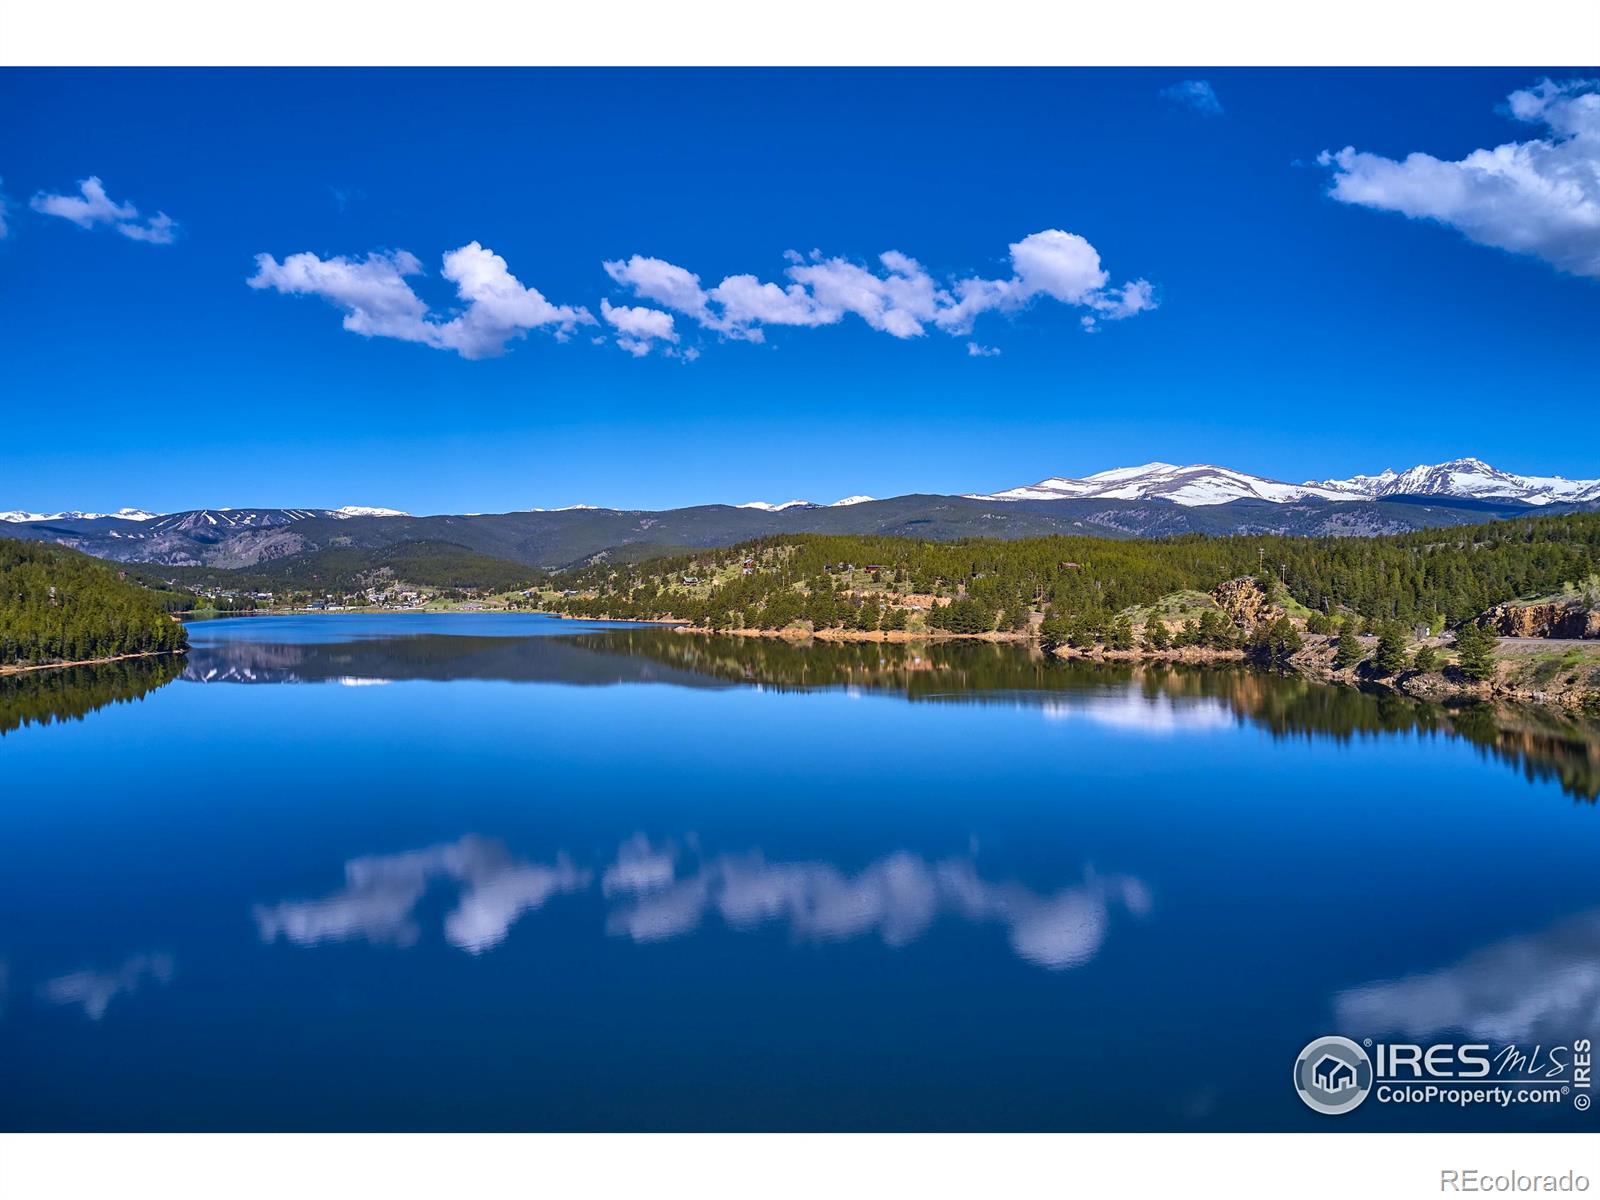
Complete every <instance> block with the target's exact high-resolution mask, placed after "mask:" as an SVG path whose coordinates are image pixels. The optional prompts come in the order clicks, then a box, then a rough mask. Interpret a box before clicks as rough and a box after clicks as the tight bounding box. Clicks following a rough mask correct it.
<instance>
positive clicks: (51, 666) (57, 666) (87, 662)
mask: <svg viewBox="0 0 1600 1200" xmlns="http://www.w3.org/2000/svg"><path fill="white" fill-rule="evenodd" d="M187 653H189V652H188V650H186V649H185V650H141V651H139V652H138V653H137V654H112V655H109V656H108V657H106V658H76V659H73V660H72V661H70V662H47V663H24V664H21V665H16V664H13V665H9V666H4V667H0V675H22V674H26V673H27V672H29V671H59V670H62V669H63V668H66V667H95V666H99V665H100V664H101V663H113V662H125V661H127V660H128V659H130V658H161V657H164V656H165V655H168V654H187Z"/></svg>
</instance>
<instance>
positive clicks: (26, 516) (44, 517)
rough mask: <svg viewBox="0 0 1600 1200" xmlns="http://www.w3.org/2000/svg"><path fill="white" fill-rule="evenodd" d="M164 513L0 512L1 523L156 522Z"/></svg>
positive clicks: (121, 510) (129, 510)
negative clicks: (114, 520) (111, 520)
mask: <svg viewBox="0 0 1600 1200" xmlns="http://www.w3.org/2000/svg"><path fill="white" fill-rule="evenodd" d="M162 515H164V514H162V513H153V512H145V510H144V509H142V508H119V509H117V511H116V512H114V513H97V512H58V513H34V512H22V511H21V510H19V509H12V510H11V511H10V512H0V521H13V522H21V521H103V520H105V519H107V518H115V519H116V520H118V521H154V520H155V519H156V518H157V517H159V516H162Z"/></svg>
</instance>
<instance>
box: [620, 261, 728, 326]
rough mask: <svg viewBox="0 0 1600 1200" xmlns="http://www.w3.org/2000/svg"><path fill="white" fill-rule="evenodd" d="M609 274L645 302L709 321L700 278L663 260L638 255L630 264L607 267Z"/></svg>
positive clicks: (623, 263)
mask: <svg viewBox="0 0 1600 1200" xmlns="http://www.w3.org/2000/svg"><path fill="white" fill-rule="evenodd" d="M604 266H605V269H606V274H607V275H609V276H611V278H612V279H613V280H615V281H616V282H617V283H620V284H622V285H623V286H624V287H626V288H630V289H631V290H632V291H633V294H634V295H636V296H638V297H639V298H640V299H642V300H653V301H655V303H657V304H664V305H666V306H667V307H668V308H670V309H672V310H673V311H674V312H681V313H683V314H684V315H685V316H690V317H693V318H695V319H696V320H697V321H701V320H705V319H706V318H707V310H706V293H705V290H704V289H703V288H701V286H700V276H698V275H696V274H694V273H693V272H691V271H686V270H684V269H683V268H682V267H678V266H674V265H673V264H672V263H669V262H666V261H665V260H663V259H659V258H645V257H644V256H643V255H639V254H635V255H634V256H633V257H632V258H630V259H628V260H627V261H626V262H620V261H619V262H608V263H605V264H604Z"/></svg>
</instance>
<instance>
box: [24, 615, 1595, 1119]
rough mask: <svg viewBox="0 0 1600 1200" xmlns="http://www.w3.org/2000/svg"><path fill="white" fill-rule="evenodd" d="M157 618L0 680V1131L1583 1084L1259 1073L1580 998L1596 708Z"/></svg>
mask: <svg viewBox="0 0 1600 1200" xmlns="http://www.w3.org/2000/svg"><path fill="white" fill-rule="evenodd" d="M192 635H193V639H194V648H193V650H192V651H191V653H190V655H189V656H188V659H187V661H186V662H185V663H184V664H183V666H182V673H181V675H179V676H178V677H177V678H175V679H171V680H170V681H167V679H166V675H170V674H171V673H172V671H173V670H174V669H176V668H172V667H169V668H166V675H163V676H161V677H159V678H154V679H151V680H141V679H139V678H135V677H132V676H130V675H128V674H127V672H128V671H134V672H136V671H138V670H144V669H146V668H144V667H136V668H133V667H130V668H126V669H125V670H124V673H123V674H119V675H117V676H116V678H115V679H114V680H111V681H110V682H107V680H108V679H109V678H110V677H108V676H96V675H92V674H81V675H74V676H65V673H57V674H58V675H61V676H65V677H66V678H67V679H68V683H65V684H60V685H49V686H50V687H56V688H57V692H55V693H51V694H50V696H48V697H46V698H45V699H44V700H37V699H36V698H30V697H34V693H28V692H25V691H23V690H13V692H11V693H5V694H4V701H5V704H6V706H7V707H6V708H5V709H4V710H0V715H3V714H4V713H16V712H20V714H21V715H20V717H19V716H15V715H13V716H12V718H11V720H10V721H9V722H8V723H7V724H0V729H7V728H9V732H6V733H5V735H4V736H3V737H0V1128H3V1129H73V1130H76V1129H219V1128H220V1129H268V1130H276V1129H528V1130H545V1129H702V1128H705V1129H1030V1130H1031V1129H1049V1130H1099V1129H1156V1130H1167V1129H1197V1130H1204V1129H1329V1128H1338V1129H1364V1130H1385V1129H1407V1128H1434V1129H1444V1130H1455V1129H1475V1128H1476V1129H1498V1128H1505V1129H1519V1128H1550V1129H1571V1128H1593V1127H1594V1121H1593V1120H1592V1119H1590V1118H1592V1117H1593V1113H1589V1114H1579V1113H1577V1112H1575V1111H1574V1110H1573V1109H1572V1108H1571V1106H1560V1107H1559V1108H1557V1109H1554V1110H1546V1109H1542V1108H1541V1109H1538V1110H1537V1111H1534V1110H1533V1109H1532V1108H1529V1109H1525V1110H1501V1111H1481V1110H1474V1111H1467V1112H1461V1111H1457V1110H1442V1109H1430V1110H1425V1111H1400V1110H1396V1109H1394V1108H1392V1107H1390V1108H1383V1107H1380V1106H1378V1105H1376V1104H1373V1103H1370V1102H1369V1103H1367V1104H1366V1105H1364V1106H1363V1107H1362V1108H1360V1109H1358V1110H1357V1111H1356V1112H1354V1113H1351V1114H1349V1115H1348V1116H1345V1117H1338V1118H1330V1117H1322V1116H1318V1115H1317V1114H1315V1113H1312V1112H1311V1111H1310V1110H1309V1109H1307V1108H1305V1107H1304V1106H1303V1105H1302V1104H1301V1103H1300V1101H1299V1099H1298V1098H1297V1096H1296V1094H1295V1092H1294V1090H1293V1088H1292V1086H1291V1084H1290V1073H1291V1068H1292V1067H1293V1065H1294V1059H1295V1055H1296V1053H1297V1051H1299V1049H1300V1048H1301V1047H1302V1046H1303V1045H1304V1044H1305V1043H1307V1042H1308V1041H1310V1040H1311V1039H1312V1038H1313V1037H1316V1036H1318V1035H1321V1034H1326V1033H1343V1034H1346V1035H1348V1036H1351V1037H1356V1038H1360V1037H1363V1036H1373V1037H1378V1038H1383V1037H1388V1036H1397V1035H1406V1036H1408V1037H1413V1038H1417V1039H1420V1040H1423V1041H1436V1040H1452V1039H1454V1040H1460V1038H1461V1037H1462V1036H1463V1035H1466V1036H1470V1037H1473V1038H1484V1039H1490V1040H1495V1041H1511V1040H1514V1041H1517V1042H1518V1043H1533V1042H1542V1043H1545V1044H1549V1043H1551V1042H1554V1041H1570V1040H1571V1039H1573V1038H1575V1037H1585V1036H1587V1037H1591V1038H1593V1037H1595V1036H1596V1034H1600V1027H1597V1026H1600V878H1597V872H1596V864H1597V862H1600V810H1597V807H1596V805H1595V804H1594V802H1593V795H1594V786H1595V784H1594V780H1595V777H1596V774H1597V773H1600V750H1597V744H1596V742H1594V741H1591V740H1586V738H1587V735H1586V734H1585V733H1584V732H1583V731H1581V730H1579V731H1577V732H1574V731H1573V730H1572V729H1570V728H1567V727H1565V726H1553V727H1547V726H1546V725H1544V724H1541V722H1540V719H1537V718H1531V717H1530V718H1527V719H1526V720H1520V719H1519V720H1520V723H1519V720H1508V719H1507V718H1505V717H1504V716H1503V715H1502V716H1501V717H1498V718H1496V719H1495V720H1494V721H1487V718H1485V717H1484V716H1483V714H1481V713H1480V714H1470V713H1469V714H1460V713H1457V714H1449V713H1441V712H1439V711H1437V710H1428V709H1424V708H1422V707H1420V706H1416V705H1411V704H1409V703H1402V702H1399V701H1396V700H1394V699H1393V698H1388V697H1385V698H1379V697H1372V696H1366V695H1362V694H1360V693H1356V692H1352V691H1348V690H1339V689H1332V688H1324V687H1319V686H1316V685H1311V684H1308V683H1305V682H1304V681H1300V680H1281V679H1276V678H1269V677H1266V676H1261V675H1253V674H1248V673H1244V672H1211V673H1201V672H1194V673H1188V674H1178V673H1163V672H1145V673H1135V672H1131V671H1129V670H1117V669H1114V668H1105V669H1100V670H1095V669H1091V668H1087V667H1082V666H1078V667H1072V666H1068V665H1067V664H1059V663H1052V664H1046V663H1042V662H1038V661H1034V660H1031V659H1030V658H1029V657H1028V656H1027V655H1026V654H1025V653H1023V652H1021V651H1017V650H1014V649H1011V648H1006V647H992V646H987V645H953V646H952V645H947V646H943V647H934V648H931V649H923V650H909V651H908V650H905V649H902V648H899V647H879V646H865V647H862V646H855V647H831V648H830V647H815V648H811V649H807V648H803V647H792V646H788V645H786V644H782V643H771V642H766V643H757V642H737V641H733V640H709V639H704V638H699V637H695V636H692V635H684V634H677V633H673V632H670V631H665V630H660V629H653V628H651V629H641V628H637V627H619V626H603V625H593V624H588V623H575V622H566V621H557V620H552V619H547V618H542V617H535V616H497V615H496V616H491V615H484V616H466V615H442V616H437V617H425V616H418V615H404V616H392V617H388V616H385V617H358V616H349V615H329V616H317V617H305V618H252V619H241V620H232V621H220V622H214V623H206V624H201V625H195V626H193V627H192ZM149 669H151V670H154V668H149ZM130 678H131V679H132V683H131V684H130V683H128V682H127V681H128V680H129V679H130ZM11 686H13V688H14V689H22V688H23V687H24V685H21V684H14V685H11ZM26 686H27V687H32V688H35V689H42V688H45V687H46V685H45V684H44V683H42V682H35V683H30V684H28V685H26ZM97 687H99V688H111V689H112V690H114V691H117V689H121V690H120V691H117V695H118V696H121V695H123V694H124V693H126V696H127V702H125V703H104V700H105V699H107V698H108V697H104V696H100V695H99V694H98V693H95V697H96V698H95V699H94V700H93V701H92V702H88V703H84V704H80V705H78V708H80V709H87V710H88V711H84V712H82V713H81V717H82V719H59V720H49V721H45V722H44V723H41V718H43V717H48V716H49V715H50V713H51V712H52V711H53V712H55V713H56V714H58V715H61V716H63V717H68V716H72V715H78V714H77V713H76V711H75V710H72V709H70V708H69V707H64V705H65V704H66V701H64V700H63V699H62V698H61V695H60V694H58V693H60V692H62V691H63V690H64V691H65V692H72V691H73V689H77V690H78V691H79V692H82V693H83V694H84V695H88V694H90V693H91V692H92V691H93V689H95V688H97ZM146 688H148V690H145V689H146ZM141 692H142V693H143V694H142V698H140V693H141ZM30 704H32V705H33V706H34V707H32V708H30V707H29V706H30ZM96 704H99V705H102V706H100V707H95V705H96ZM51 706H54V708H52V707H51Z"/></svg>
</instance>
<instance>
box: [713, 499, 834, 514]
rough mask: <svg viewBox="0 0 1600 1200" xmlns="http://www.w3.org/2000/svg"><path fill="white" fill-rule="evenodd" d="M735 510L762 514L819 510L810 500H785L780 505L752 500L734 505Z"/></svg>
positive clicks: (818, 506)
mask: <svg viewBox="0 0 1600 1200" xmlns="http://www.w3.org/2000/svg"><path fill="white" fill-rule="evenodd" d="M734 507H735V508H759V509H760V510H761V511H762V512H782V511H783V510H784V509H786V508H820V507H821V505H818V504H813V503H812V502H811V501H810V500H785V501H784V502H783V503H782V504H769V503H767V502H766V501H765V500H752V501H750V502H749V503H748V504H735V505H734Z"/></svg>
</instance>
